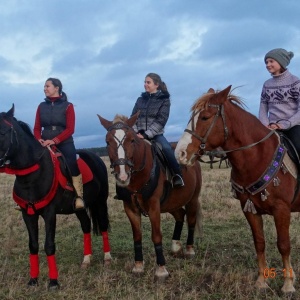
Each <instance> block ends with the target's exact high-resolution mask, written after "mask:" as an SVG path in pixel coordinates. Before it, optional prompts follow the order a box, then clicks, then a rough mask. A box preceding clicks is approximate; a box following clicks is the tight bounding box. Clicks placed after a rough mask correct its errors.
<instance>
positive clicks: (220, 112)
mask: <svg viewBox="0 0 300 300" xmlns="http://www.w3.org/2000/svg"><path fill="white" fill-rule="evenodd" d="M208 107H214V108H217V109H218V110H217V113H216V114H215V116H214V119H213V121H212V123H211V124H210V126H209V128H208V130H207V131H206V134H205V136H204V137H201V136H199V135H198V134H197V133H196V132H195V124H194V116H195V115H196V114H198V113H199V112H200V111H197V112H193V114H192V117H191V119H190V122H192V130H189V129H187V128H186V129H185V130H184V131H185V132H187V133H189V134H191V135H193V136H194V137H195V138H197V139H198V140H200V141H201V142H202V143H201V144H200V146H199V151H198V153H197V155H198V156H201V155H200V150H205V147H206V142H207V138H208V136H209V134H210V132H211V130H212V128H213V127H214V126H215V124H216V122H217V119H218V117H219V116H220V115H221V117H222V120H223V124H224V142H225V141H226V140H227V138H228V127H227V125H226V119H225V114H224V105H223V104H221V105H215V104H209V105H208ZM274 133H275V130H272V131H270V132H269V133H268V134H267V135H266V136H265V137H263V138H262V139H261V140H259V141H257V142H254V143H252V144H249V145H246V146H242V147H239V148H235V149H231V150H222V151H218V150H214V151H204V154H211V155H216V154H227V153H230V152H234V151H239V150H245V149H249V148H251V147H253V146H255V145H257V144H259V143H261V142H263V141H265V140H267V139H268V138H269V137H270V136H271V135H272V134H274Z"/></svg>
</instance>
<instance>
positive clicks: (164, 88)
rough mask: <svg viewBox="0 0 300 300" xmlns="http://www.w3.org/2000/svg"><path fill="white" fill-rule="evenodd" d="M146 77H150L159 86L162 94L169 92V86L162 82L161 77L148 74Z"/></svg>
mask: <svg viewBox="0 0 300 300" xmlns="http://www.w3.org/2000/svg"><path fill="white" fill-rule="evenodd" d="M146 77H150V78H151V79H152V80H153V82H154V83H155V84H158V89H159V90H161V91H162V92H168V93H169V91H168V88H167V85H166V84H165V83H164V82H163V81H162V80H161V78H160V76H159V75H158V74H156V73H148V74H147V75H146Z"/></svg>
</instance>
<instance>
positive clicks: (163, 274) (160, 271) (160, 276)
mask: <svg viewBox="0 0 300 300" xmlns="http://www.w3.org/2000/svg"><path fill="white" fill-rule="evenodd" d="M169 277H170V273H169V272H168V271H167V269H166V268H165V266H159V267H158V268H157V269H156V272H155V276H154V281H155V282H157V283H164V282H165V281H166V279H167V278H169Z"/></svg>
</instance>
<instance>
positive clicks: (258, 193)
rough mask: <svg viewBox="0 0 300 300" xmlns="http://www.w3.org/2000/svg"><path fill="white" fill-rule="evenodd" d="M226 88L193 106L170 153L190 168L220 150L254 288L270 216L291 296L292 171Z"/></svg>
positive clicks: (275, 138)
mask: <svg viewBox="0 0 300 300" xmlns="http://www.w3.org/2000/svg"><path fill="white" fill-rule="evenodd" d="M230 89H231V86H228V87H227V88H226V89H224V90H222V91H219V92H215V91H214V90H213V89H210V90H209V91H208V92H207V93H206V94H204V95H203V96H202V97H200V98H199V99H198V100H197V101H196V102H195V103H194V105H193V106H192V109H191V111H192V114H191V118H190V121H189V122H188V125H187V127H186V129H185V132H184V133H183V135H182V137H181V139H180V140H179V142H178V144H177V147H176V149H175V154H176V157H177V159H178V160H179V162H180V163H181V164H185V165H193V164H194V163H195V161H196V160H197V159H198V158H199V157H200V156H201V155H203V154H204V153H206V154H208V153H214V149H216V148H217V147H222V149H223V151H222V153H226V154H227V156H228V159H229V162H230V164H231V168H232V169H231V184H232V188H233V191H234V197H235V198H237V199H238V200H240V204H241V208H242V209H243V213H244V215H245V217H246V219H247V221H248V223H249V225H250V227H251V230H252V234H253V239H254V245H255V249H256V254H257V260H258V278H257V280H256V287H258V288H266V287H267V284H266V277H267V276H266V271H267V270H268V266H267V262H266V257H265V238H264V230H263V218H262V215H264V214H268V215H272V216H273V217H274V222H275V227H276V231H277V246H278V250H279V252H280V254H281V256H282V262H283V267H284V269H285V270H287V274H286V277H285V278H284V285H283V287H282V291H283V292H285V293H288V292H294V291H295V289H294V286H293V283H294V281H295V274H294V271H293V268H292V265H291V261H290V251H291V246H290V235H289V226H290V218H291V212H296V211H300V197H299V193H298V188H297V186H298V184H297V170H296V167H295V165H294V164H293V163H292V161H291V160H290V159H289V156H288V155H287V151H286V147H285V146H284V145H283V142H282V140H283V139H282V138H281V136H280V135H279V134H278V133H276V132H275V131H272V130H270V129H268V128H267V127H265V126H264V125H263V124H262V123H261V122H260V121H259V120H258V119H257V118H256V117H255V116H253V115H252V114H250V113H249V112H247V111H245V110H244V109H243V105H242V104H243V103H242V101H241V100H240V99H239V98H238V97H237V96H235V95H232V94H230Z"/></svg>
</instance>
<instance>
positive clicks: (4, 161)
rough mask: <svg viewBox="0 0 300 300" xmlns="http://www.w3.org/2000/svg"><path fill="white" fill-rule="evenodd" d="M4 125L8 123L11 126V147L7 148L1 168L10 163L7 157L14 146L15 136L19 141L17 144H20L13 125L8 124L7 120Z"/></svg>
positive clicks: (2, 158)
mask: <svg viewBox="0 0 300 300" xmlns="http://www.w3.org/2000/svg"><path fill="white" fill-rule="evenodd" d="M4 123H6V124H7V125H9V126H10V143H9V145H8V147H7V149H6V151H5V153H4V155H3V156H2V157H1V158H0V168H1V167H4V165H5V164H7V162H9V161H8V160H7V156H8V153H9V151H10V149H11V147H12V145H13V138H14V136H15V139H16V141H17V144H19V141H18V137H17V133H16V131H15V129H14V126H13V124H12V123H10V122H8V121H7V120H4Z"/></svg>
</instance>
